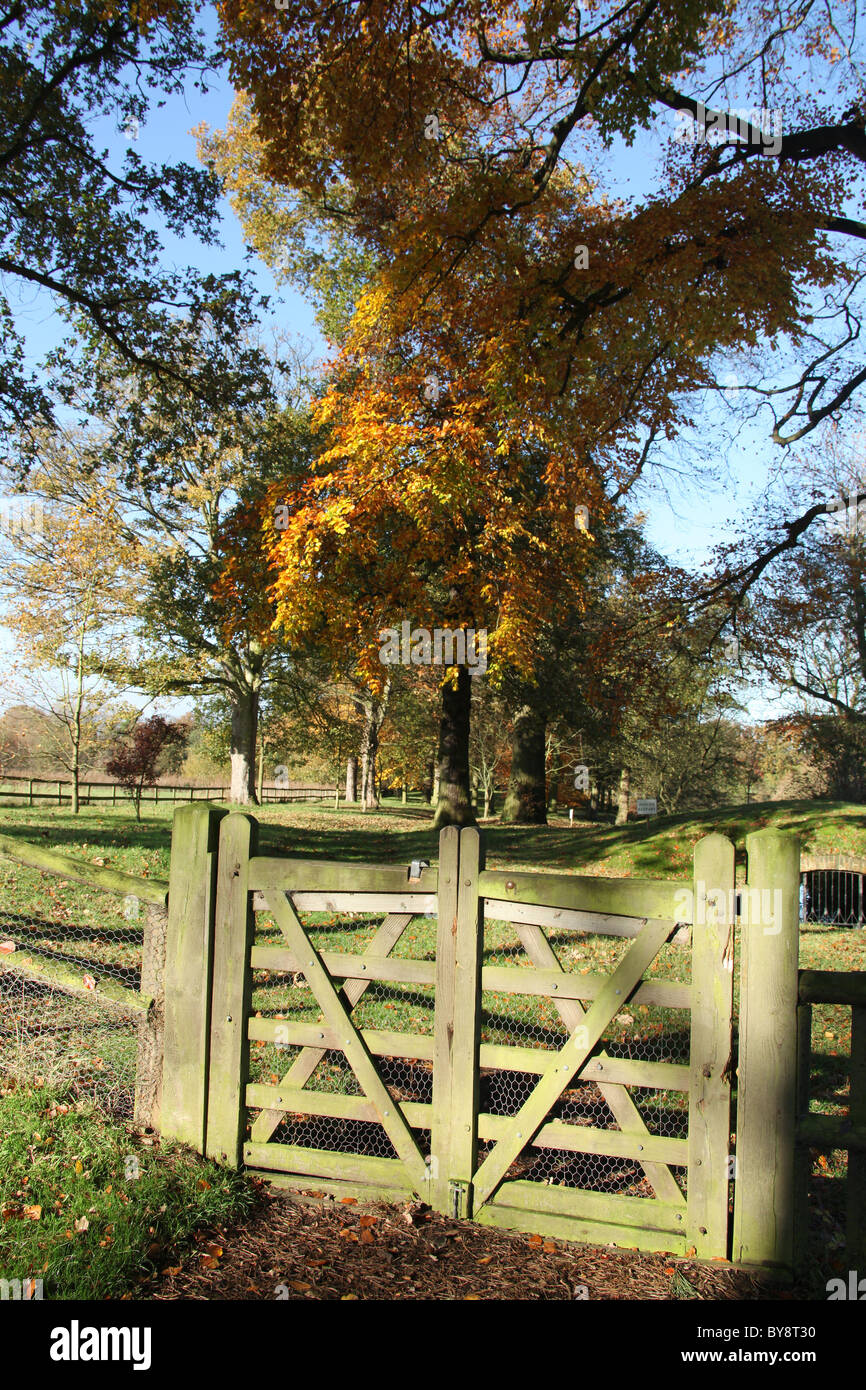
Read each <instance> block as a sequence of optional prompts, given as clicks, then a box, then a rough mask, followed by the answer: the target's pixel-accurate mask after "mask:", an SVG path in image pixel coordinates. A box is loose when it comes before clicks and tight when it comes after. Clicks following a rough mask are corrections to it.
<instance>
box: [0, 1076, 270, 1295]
mask: <svg viewBox="0 0 866 1390" xmlns="http://www.w3.org/2000/svg"><path fill="white" fill-rule="evenodd" d="M254 1202H255V1190H254V1188H253V1187H252V1185H251V1184H250V1183H249V1182H248V1181H246V1180H244V1178H242V1177H241V1176H239V1175H238V1174H236V1173H231V1172H229V1171H227V1170H226V1169H223V1168H217V1167H216V1166H215V1165H214V1164H212V1163H208V1162H205V1161H204V1160H203V1159H200V1158H199V1157H198V1156H197V1155H195V1154H191V1153H189V1152H188V1151H187V1150H183V1149H181V1148H173V1147H172V1146H170V1145H163V1146H161V1147H159V1148H158V1147H157V1146H156V1143H155V1141H154V1139H153V1137H148V1136H140V1135H137V1134H135V1133H134V1132H133V1130H132V1129H131V1127H130V1126H125V1125H122V1124H119V1123H117V1122H116V1121H115V1120H112V1119H110V1118H109V1117H108V1116H107V1115H106V1114H105V1113H104V1112H103V1111H101V1110H100V1109H99V1107H98V1106H95V1105H94V1104H93V1103H92V1102H90V1101H88V1100H85V1099H78V1100H76V1099H75V1098H74V1096H73V1095H72V1094H71V1093H69V1092H68V1091H64V1089H63V1088H62V1087H60V1088H58V1087H49V1086H35V1087H31V1086H27V1087H25V1086H21V1087H16V1086H14V1085H12V1084H10V1083H7V1084H6V1085H5V1086H0V1278H3V1279H7V1280H9V1279H21V1280H24V1279H42V1281H43V1296H44V1297H45V1298H47V1299H95V1298H99V1299H105V1298H124V1297H127V1298H128V1297H129V1296H130V1293H129V1291H130V1289H131V1288H132V1287H133V1286H134V1285H135V1284H137V1283H142V1282H144V1281H145V1280H146V1279H147V1278H148V1277H149V1276H150V1275H152V1274H153V1273H154V1272H155V1271H156V1269H157V1268H158V1267H159V1266H162V1265H165V1264H166V1263H172V1262H174V1260H175V1259H176V1256H177V1255H178V1253H179V1252H180V1251H181V1250H182V1249H183V1248H184V1247H185V1246H186V1245H188V1244H189V1242H190V1240H191V1239H192V1236H193V1233H194V1231H195V1230H196V1228H197V1227H199V1226H202V1225H205V1224H208V1225H222V1224H227V1223H228V1222H230V1221H233V1220H239V1219H242V1218H243V1217H244V1216H245V1215H246V1214H247V1213H248V1212H249V1211H250V1210H251V1209H252V1206H253V1205H254ZM211 1258H217V1257H216V1256H215V1255H214V1256H211Z"/></svg>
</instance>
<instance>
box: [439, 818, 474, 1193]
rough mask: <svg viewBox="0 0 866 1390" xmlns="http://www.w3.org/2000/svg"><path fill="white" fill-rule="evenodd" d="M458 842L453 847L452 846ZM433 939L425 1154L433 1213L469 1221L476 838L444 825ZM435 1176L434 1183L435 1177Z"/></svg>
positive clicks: (467, 831) (470, 829)
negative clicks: (428, 1144)
mask: <svg viewBox="0 0 866 1390" xmlns="http://www.w3.org/2000/svg"><path fill="white" fill-rule="evenodd" d="M458 835H459V840H458ZM439 844H440V851H439V894H440V896H439V933H438V939H437V961H436V972H437V973H436V1023H435V1030H436V1031H435V1038H436V1041H435V1051H434V1059H435V1060H434V1064H433V1131H432V1155H433V1157H434V1159H435V1160H436V1170H435V1172H434V1192H435V1197H436V1203H437V1210H439V1211H444V1212H446V1213H447V1214H448V1215H449V1216H454V1217H468V1216H471V1214H472V1178H473V1175H474V1173H475V1169H476V1167H477V1162H476V1159H477V1152H478V1096H479V1090H480V1075H479V1067H478V1045H479V1038H480V1021H481V955H482V946H483V940H484V917H483V912H482V905H481V901H480V899H479V897H478V874H479V870H480V861H481V837H480V835H479V833H478V831H477V829H476V828H475V826H467V827H466V828H465V829H463V830H461V831H459V832H458V831H457V829H456V827H453V826H449V827H448V828H447V829H445V830H443V831H442V833H441V835H440V837H439ZM437 1175H438V1177H437Z"/></svg>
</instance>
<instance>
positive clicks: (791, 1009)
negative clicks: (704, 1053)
mask: <svg viewBox="0 0 866 1390" xmlns="http://www.w3.org/2000/svg"><path fill="white" fill-rule="evenodd" d="M746 852H747V854H748V861H749V869H748V882H747V886H746V888H744V889H743V891H742V906H741V910H740V920H741V926H742V931H741V941H742V948H741V949H742V960H741V968H740V1052H739V1066H738V1068H737V1076H738V1082H737V1181H736V1183H735V1185H734V1248H733V1259H734V1261H735V1263H738V1264H745V1265H754V1266H761V1267H762V1268H766V1269H777V1270H780V1271H784V1272H785V1273H788V1272H790V1271H791V1269H792V1268H793V1263H794V1201H795V1195H794V1143H795V1126H796V1111H797V995H798V964H799V960H798V953H799V936H800V930H799V929H800V921H799V917H800V912H799V898H800V841H799V838H798V837H797V836H796V835H793V834H790V833H788V832H785V831H781V830H769V829H768V830H758V831H756V832H755V833H754V834H752V835H747V836H746Z"/></svg>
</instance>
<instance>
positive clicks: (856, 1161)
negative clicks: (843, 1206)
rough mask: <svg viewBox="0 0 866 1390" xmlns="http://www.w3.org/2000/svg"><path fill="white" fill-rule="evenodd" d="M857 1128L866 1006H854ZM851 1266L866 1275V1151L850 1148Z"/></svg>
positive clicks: (865, 1057) (865, 1091) (864, 1106)
mask: <svg viewBox="0 0 866 1390" xmlns="http://www.w3.org/2000/svg"><path fill="white" fill-rule="evenodd" d="M849 1119H850V1121H851V1127H852V1128H853V1129H859V1130H860V1131H861V1132H862V1131H863V1130H864V1129H866V1006H864V1005H862V1004H854V1005H852V1008H851V1101H850V1105H849ZM847 1187H848V1192H847V1206H848V1211H847V1232H848V1268H849V1269H856V1270H858V1271H859V1273H860V1274H861V1275H866V1153H864V1152H863V1150H862V1149H859V1148H850V1149H849V1150H848V1177H847Z"/></svg>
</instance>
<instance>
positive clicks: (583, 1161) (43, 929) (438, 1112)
mask: <svg viewBox="0 0 866 1390" xmlns="http://www.w3.org/2000/svg"><path fill="white" fill-rule="evenodd" d="M746 847H747V854H748V871H747V879H746V882H745V884H741V885H739V886H738V887H737V886H736V881H735V867H734V847H733V845H732V844H731V843H730V841H728V840H727V839H725V838H724V837H723V836H721V835H717V834H711V835H708V836H706V837H705V838H704V839H702V840H701V841H699V842H698V844H697V845H696V846H695V850H694V864H693V877H692V879H691V880H690V881H689V880H685V881H683V880H681V879H677V880H667V879H608V878H600V877H590V876H584V875H573V874H557V873H537V872H529V871H523V870H488V869H487V868H486V867H485V865H484V858H483V848H482V842H481V838H480V836H479V832H478V831H477V830H475V829H464V830H462V831H458V830H457V829H455V828H453V827H452V828H448V829H446V830H443V831H442V832H441V834H440V837H439V862H438V866H437V867H434V868H431V867H429V865H427V863H426V861H417V862H413V863H412V864H411V865H409V866H406V865H397V864H391V865H383V864H357V863H349V862H342V861H328V860H324V859H320V858H297V857H276V856H272V855H269V854H263V853H259V851H258V825H257V822H256V820H255V819H254V817H252V816H250V815H248V814H245V813H243V812H240V811H234V812H231V813H229V812H228V811H227V810H225V809H224V808H221V807H214V806H206V805H199V806H197V805H187V806H182V807H179V808H178V809H177V811H176V812H175V816H174V825H173V834H172V853H171V868H170V877H169V882H168V884H166V883H164V882H157V881H154V880H146V879H139V878H135V877H133V876H131V875H126V874H122V873H118V872H117V871H115V870H113V869H109V868H103V867H99V866H95V865H93V864H89V863H86V862H85V861H83V860H78V859H73V858H72V857H70V856H66V855H60V854H57V853H56V852H55V851H53V850H47V849H43V848H41V847H37V846H32V845H25V844H23V843H22V842H21V841H19V840H18V839H17V838H15V837H12V836H0V868H2V863H3V862H5V863H7V864H13V865H20V866H25V867H27V868H29V869H31V870H34V871H39V872H40V873H41V874H43V875H46V874H47V875H51V879H52V881H53V882H56V883H57V884H58V886H59V887H60V888H62V887H64V886H68V885H69V884H70V883H72V884H81V885H87V886H88V888H93V889H95V890H98V891H99V892H100V893H101V894H104V895H106V900H109V899H108V897H107V895H114V896H115V898H116V897H118V896H120V897H122V898H123V900H124V902H128V901H130V900H134V901H137V902H140V903H142V904H143V905H144V907H145V918H144V921H143V922H142V923H141V924H140V925H137V926H136V933H137V943H138V944H137V946H136V950H137V952H138V955H137V958H136V967H135V969H134V970H131V972H130V974H129V978H126V979H121V978H119V976H118V970H117V969H116V968H114V967H112V966H111V964H110V963H108V961H106V963H105V966H104V969H103V970H102V971H101V972H100V970H99V968H98V964H94V962H93V961H92V960H90V959H85V958H83V957H82V955H81V952H80V950H76V951H71V950H69V949H67V948H63V949H57V943H56V942H55V944H54V945H53V946H52V945H51V943H50V941H49V942H48V944H46V938H48V937H50V931H51V930H55V932H59V931H60V927H59V926H58V923H57V921H56V920H54V919H52V920H50V921H49V920H47V919H45V920H40V921H38V922H26V921H24V920H23V919H22V918H21V917H20V916H19V917H18V918H13V917H12V916H11V915H9V914H6V916H5V918H4V920H3V921H2V925H0V936H4V937H5V936H8V937H9V938H10V941H11V944H13V945H14V948H15V949H14V950H13V951H12V952H11V953H9V954H4V953H3V951H2V949H0V985H2V984H4V983H6V982H8V981H9V979H10V978H11V979H12V980H13V981H16V982H21V983H22V984H23V986H24V987H29V988H31V989H33V990H35V991H37V992H38V993H39V997H40V998H42V999H49V998H53V997H54V995H55V994H59V995H61V996H64V997H68V998H69V999H71V1000H72V1001H73V1004H74V1003H75V1001H76V1000H78V1001H80V1000H82V999H86V1000H87V1001H88V1003H89V1004H90V1005H93V1004H94V1001H98V1006H99V1008H100V1009H101V1010H103V1011H106V1012H109V1013H110V1012H112V1011H114V1012H119V1013H120V1014H122V1015H123V1016H124V1017H125V1018H126V1019H133V1020H135V1030H136V1044H135V1051H134V1062H135V1065H134V1070H135V1073H136V1079H135V1115H136V1118H137V1119H138V1120H139V1121H140V1122H143V1123H148V1124H152V1125H153V1126H154V1127H156V1128H159V1129H160V1130H161V1132H162V1133H163V1135H165V1136H166V1137H167V1138H171V1139H175V1140H179V1141H182V1142H184V1143H186V1144H188V1145H190V1146H191V1147H193V1148H194V1149H196V1150H197V1151H198V1152H200V1153H202V1154H207V1155H208V1156H209V1157H211V1158H213V1159H215V1160H216V1161H218V1162H221V1163H225V1164H227V1165H229V1166H231V1167H235V1168H238V1167H241V1166H245V1167H246V1168H248V1169H250V1170H253V1171H256V1172H257V1173H259V1174H260V1175H262V1176H266V1177H268V1179H269V1180H271V1181H273V1182H276V1183H278V1184H281V1185H284V1186H286V1187H288V1188H290V1189H292V1190H295V1191H299V1192H304V1191H307V1192H309V1191H310V1190H315V1191H316V1192H319V1193H322V1192H326V1193H330V1194H333V1195H335V1196H337V1195H348V1196H352V1197H354V1198H355V1199H356V1200H404V1199H406V1198H413V1197H414V1198H418V1197H420V1198H422V1199H423V1200H424V1201H425V1202H429V1203H430V1205H431V1206H433V1207H434V1208H435V1209H437V1210H439V1211H442V1212H445V1213H448V1214H449V1215H452V1216H454V1217H458V1218H466V1219H472V1220H475V1221H478V1222H481V1223H483V1224H492V1225H498V1226H503V1227H511V1228H516V1229H520V1230H524V1231H531V1232H538V1233H540V1234H548V1235H553V1236H557V1237H559V1238H563V1239H568V1240H578V1241H590V1242H595V1243H610V1244H615V1245H622V1246H627V1247H637V1248H641V1249H647V1250H664V1251H669V1252H671V1253H673V1254H680V1255H691V1256H693V1257H694V1258H699V1259H700V1258H705V1259H710V1258H716V1259H718V1258H721V1259H730V1260H733V1261H734V1263H736V1264H737V1265H741V1266H745V1267H749V1268H753V1269H758V1270H762V1271H774V1272H776V1273H783V1272H787V1271H790V1270H792V1269H793V1268H795V1267H796V1266H797V1264H798V1262H799V1261H802V1259H803V1257H804V1248H805V1229H806V1219H807V1214H808V1198H807V1186H808V1181H809V1169H810V1162H809V1153H810V1150H811V1149H812V1148H814V1147H816V1146H817V1147H819V1148H825V1149H826V1148H829V1147H832V1148H838V1149H845V1150H847V1151H848V1155H849V1164H848V1179H847V1201H848V1242H849V1247H848V1248H849V1258H850V1259H851V1260H852V1261H854V1263H852V1268H857V1267H858V1265H857V1263H856V1262H857V1261H858V1260H859V1261H860V1265H861V1266H862V1265H863V1264H864V1260H866V1252H864V1249H863V1240H864V1226H866V1197H864V1193H866V972H863V971H860V972H858V971H851V972H841V971H840V972H815V971H804V970H800V968H799V961H798V939H799V925H800V924H799V915H800V914H799V907H800V903H799V890H800V869H801V863H800V855H799V844H798V841H797V838H796V836H794V835H792V834H789V833H786V832H780V831H774V830H761V831H758V832H755V833H754V834H752V835H749V836H747V840H746ZM66 915H67V916H68V914H66ZM65 920H66V916H63V921H65ZM428 923H429V925H428ZM91 930H92V929H91ZM106 934H107V935H109V936H110V932H108V931H107V929H106ZM6 944H7V943H6V942H4V941H2V940H0V948H2V947H3V946H4V945H6ZM90 945H91V947H92V946H93V943H92V942H91V943H90ZM737 963H738V969H736V968H735V966H736V965H737ZM10 998H11V999H12V1000H13V1004H14V991H13V994H12V995H10V994H9V992H8V991H7V993H6V995H5V996H4V994H3V992H2V990H0V1003H3V1002H4V1000H8V999H10ZM824 1002H829V1003H837V1004H844V1005H849V1006H850V1007H851V1008H852V1010H853V1014H852V1018H853V1032H852V1050H851V1063H850V1106H849V1112H848V1115H847V1116H845V1115H842V1114H839V1115H826V1114H817V1113H813V1112H811V1111H810V1077H811V1028H812V1019H811V1010H812V1007H813V1005H818V1006H820V1005H821V1004H822V1003H824ZM4 1007H5V1005H4ZM51 1021H52V1022H53V1021H55V1020H54V1019H53V1015H52V1020H51ZM56 1021H57V1022H58V1026H60V1027H63V1028H66V1029H67V1033H68V1030H69V1029H72V1028H74V1026H75V1019H74V1018H72V1019H71V1020H70V1019H68V1018H65V1017H64V1018H58V1020H56ZM5 1036H6V1034H5V1033H4V1031H3V1029H2V1027H0V1046H2V1045H3V1038H5ZM127 1055H128V1054H127ZM837 1108H839V1109H841V1106H840V1107H837Z"/></svg>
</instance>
